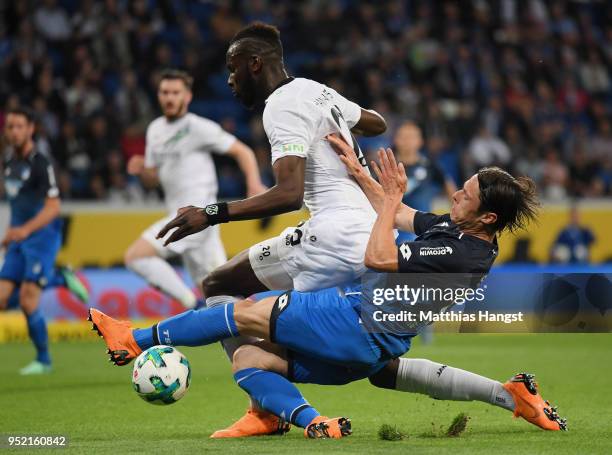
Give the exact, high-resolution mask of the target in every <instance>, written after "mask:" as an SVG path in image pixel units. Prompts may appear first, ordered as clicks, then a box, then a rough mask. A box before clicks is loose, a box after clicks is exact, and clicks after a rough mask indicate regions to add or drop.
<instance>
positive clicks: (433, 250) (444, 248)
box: [419, 246, 453, 256]
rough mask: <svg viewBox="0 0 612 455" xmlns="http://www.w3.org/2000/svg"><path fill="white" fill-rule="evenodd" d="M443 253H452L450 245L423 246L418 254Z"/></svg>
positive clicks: (438, 254)
mask: <svg viewBox="0 0 612 455" xmlns="http://www.w3.org/2000/svg"><path fill="white" fill-rule="evenodd" d="M445 254H453V249H452V248H451V247H450V246H436V247H429V246H425V247H423V248H421V249H420V250H419V256H444V255H445Z"/></svg>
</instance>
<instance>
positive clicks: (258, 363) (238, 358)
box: [232, 341, 287, 377]
mask: <svg viewBox="0 0 612 455" xmlns="http://www.w3.org/2000/svg"><path fill="white" fill-rule="evenodd" d="M245 368H257V369H259V370H265V371H273V372H275V373H278V374H280V375H283V376H285V377H286V376H287V354H286V351H285V349H284V348H282V347H281V346H278V345H275V344H272V343H270V342H268V341H259V342H257V343H254V344H243V345H242V346H240V347H239V348H238V349H236V352H234V357H233V359H232V370H233V371H234V372H236V371H240V370H244V369H245Z"/></svg>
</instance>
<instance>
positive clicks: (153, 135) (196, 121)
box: [145, 113, 236, 213]
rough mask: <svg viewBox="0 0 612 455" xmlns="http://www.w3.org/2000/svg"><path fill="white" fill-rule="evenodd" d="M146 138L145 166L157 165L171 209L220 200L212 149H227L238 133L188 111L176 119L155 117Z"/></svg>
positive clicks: (221, 151) (218, 150)
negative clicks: (233, 132)
mask: <svg viewBox="0 0 612 455" xmlns="http://www.w3.org/2000/svg"><path fill="white" fill-rule="evenodd" d="M146 140H147V143H146V149H145V166H146V167H154V168H157V172H158V175H159V180H160V183H161V186H162V188H163V189H164V193H165V197H166V201H165V202H166V207H167V208H168V212H169V213H175V212H176V211H177V210H178V209H179V208H181V207H185V206H187V205H195V206H198V207H202V206H205V205H207V204H210V203H213V202H215V201H216V199H217V189H218V185H217V174H216V172H215V166H214V163H213V160H212V157H211V156H210V153H211V152H214V153H219V154H223V153H226V152H227V151H228V149H229V148H230V146H231V145H232V144H233V143H234V142H235V141H236V138H235V137H234V136H232V135H231V134H229V133H227V132H226V131H224V130H223V129H222V128H221V126H219V125H218V124H217V123H215V122H213V121H212V120H208V119H205V118H203V117H199V116H197V115H195V114H192V113H187V114H185V115H184V116H182V117H181V118H179V119H177V120H173V121H168V119H167V118H166V117H158V118H157V119H155V120H153V122H151V124H150V125H149V127H148V128H147V136H146Z"/></svg>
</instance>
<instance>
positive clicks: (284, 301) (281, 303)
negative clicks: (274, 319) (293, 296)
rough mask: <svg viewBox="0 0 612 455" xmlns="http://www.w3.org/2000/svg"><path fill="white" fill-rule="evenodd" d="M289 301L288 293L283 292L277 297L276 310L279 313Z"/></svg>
mask: <svg viewBox="0 0 612 455" xmlns="http://www.w3.org/2000/svg"><path fill="white" fill-rule="evenodd" d="M288 303H289V294H283V295H281V296H280V297H279V298H278V312H279V313H280V312H281V311H283V310H284V309H285V307H286V306H287V304H288Z"/></svg>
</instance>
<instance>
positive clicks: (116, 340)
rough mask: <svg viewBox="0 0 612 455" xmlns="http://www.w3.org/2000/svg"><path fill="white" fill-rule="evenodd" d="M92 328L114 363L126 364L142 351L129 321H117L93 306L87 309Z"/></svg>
mask: <svg viewBox="0 0 612 455" xmlns="http://www.w3.org/2000/svg"><path fill="white" fill-rule="evenodd" d="M87 319H88V320H89V321H91V323H92V326H93V327H92V330H95V331H96V332H98V335H100V336H101V337H102V338H104V342H105V343H106V346H107V347H108V350H107V351H106V352H107V353H108V354H109V355H110V361H111V362H113V363H114V364H115V365H120V366H121V365H127V364H128V363H130V362H131V361H132V360H134V359H135V358H136V357H138V354H140V353H141V352H142V349H140V346H138V344H137V343H136V340H135V339H134V335H133V334H132V324H131V323H130V322H129V321H117V320H116V319H113V318H111V317H110V316H108V315H106V314H104V313H102V312H101V311H100V310H96V309H95V308H90V309H89V317H88V318H87Z"/></svg>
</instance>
